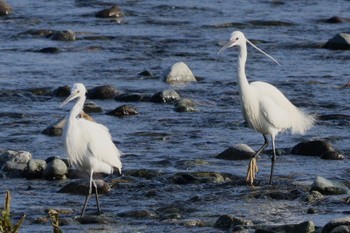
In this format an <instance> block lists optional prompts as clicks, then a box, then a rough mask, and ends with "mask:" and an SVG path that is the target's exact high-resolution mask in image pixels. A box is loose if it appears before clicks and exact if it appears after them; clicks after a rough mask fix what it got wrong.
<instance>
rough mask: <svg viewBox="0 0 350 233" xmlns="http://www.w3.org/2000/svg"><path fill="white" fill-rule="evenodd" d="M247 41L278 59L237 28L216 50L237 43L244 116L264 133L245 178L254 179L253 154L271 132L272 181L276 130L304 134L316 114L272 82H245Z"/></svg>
mask: <svg viewBox="0 0 350 233" xmlns="http://www.w3.org/2000/svg"><path fill="white" fill-rule="evenodd" d="M247 43H249V44H251V45H252V46H253V47H254V48H256V49H257V50H259V51H260V52H262V53H263V54H265V55H266V56H268V57H269V58H271V59H272V60H274V61H275V62H276V63H278V62H277V61H276V60H275V59H274V58H273V57H271V56H270V55H268V54H267V53H265V52H264V51H262V50H261V49H259V48H257V47H256V46H255V45H254V44H252V43H251V42H250V41H249V40H248V39H247V38H246V37H245V36H244V34H243V33H242V32H240V31H234V32H233V33H232V34H231V36H230V39H229V41H228V42H227V44H226V45H225V46H224V47H223V48H222V49H221V50H220V51H219V53H220V52H221V51H223V50H225V49H226V48H230V47H233V46H237V47H238V52H239V54H238V86H239V93H240V100H241V108H242V113H243V117H244V119H245V120H246V121H247V122H248V124H249V126H250V127H251V128H253V129H255V130H256V131H258V132H260V133H262V134H263V136H264V140H265V143H264V145H263V146H262V147H261V148H260V149H259V150H258V151H257V152H256V154H255V155H254V157H253V158H252V159H251V161H250V164H249V167H248V174H247V179H246V180H247V182H248V183H250V184H252V183H253V181H254V178H255V175H256V172H257V171H258V168H257V165H256V156H257V155H258V154H259V153H261V151H263V150H264V149H265V148H266V147H267V146H268V140H267V137H266V136H267V135H270V136H271V141H272V149H273V157H272V159H271V161H272V164H271V174H270V182H269V183H270V184H271V182H272V176H273V169H274V163H275V160H276V152H275V138H276V136H277V134H278V133H279V132H283V131H286V130H290V131H291V132H292V133H298V134H303V133H305V131H306V130H308V129H309V128H310V127H312V126H313V124H314V122H315V118H314V117H313V116H312V115H307V114H306V113H304V112H303V111H301V110H300V109H299V108H297V107H296V106H294V105H293V104H292V103H291V102H290V101H289V100H288V99H287V98H286V97H285V96H284V95H283V94H282V92H281V91H279V90H278V89H277V88H276V87H274V86H272V85H271V84H269V83H266V82H261V81H255V82H251V83H249V82H248V80H247V77H246V74H245V64H246V61H247ZM278 64H279V63H278Z"/></svg>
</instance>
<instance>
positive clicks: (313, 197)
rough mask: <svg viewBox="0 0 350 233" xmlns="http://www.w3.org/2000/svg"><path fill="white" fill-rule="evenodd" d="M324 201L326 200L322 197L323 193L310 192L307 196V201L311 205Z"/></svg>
mask: <svg viewBox="0 0 350 233" xmlns="http://www.w3.org/2000/svg"><path fill="white" fill-rule="evenodd" d="M323 199H324V196H323V195H322V193H320V192H319V191H316V190H312V191H310V192H309V193H308V194H306V196H305V201H306V202H308V203H310V204H314V203H317V202H320V201H322V200H323Z"/></svg>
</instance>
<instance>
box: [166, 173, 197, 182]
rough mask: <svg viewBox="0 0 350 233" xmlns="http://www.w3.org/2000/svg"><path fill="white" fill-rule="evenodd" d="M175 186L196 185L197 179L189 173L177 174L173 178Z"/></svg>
mask: <svg viewBox="0 0 350 233" xmlns="http://www.w3.org/2000/svg"><path fill="white" fill-rule="evenodd" d="M172 180H173V182H174V183H175V184H191V183H196V182H197V178H195V177H194V176H192V175H191V174H188V173H177V174H175V175H174V176H173V178H172Z"/></svg>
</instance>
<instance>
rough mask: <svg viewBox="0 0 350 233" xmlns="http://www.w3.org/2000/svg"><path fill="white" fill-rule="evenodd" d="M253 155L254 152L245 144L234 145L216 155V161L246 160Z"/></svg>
mask: <svg viewBox="0 0 350 233" xmlns="http://www.w3.org/2000/svg"><path fill="white" fill-rule="evenodd" d="M254 154H255V151H254V150H253V149H252V148H250V147H249V146H247V145H246V144H236V145H234V146H231V147H229V148H227V149H226V150H224V151H223V152H221V153H220V154H218V155H217V156H216V158H217V159H225V160H248V159H251V158H252V157H253V156H254Z"/></svg>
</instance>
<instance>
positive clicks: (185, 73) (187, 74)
mask: <svg viewBox="0 0 350 233" xmlns="http://www.w3.org/2000/svg"><path fill="white" fill-rule="evenodd" d="M163 80H164V81H165V82H167V83H183V82H197V80H196V78H195V77H194V75H193V73H192V71H191V70H190V68H188V66H187V65H186V64H185V63H183V62H177V63H175V64H174V65H172V66H170V67H169V68H168V69H166V70H165V71H164V72H163Z"/></svg>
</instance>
